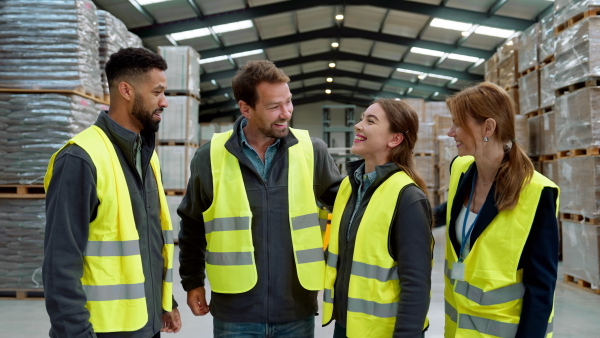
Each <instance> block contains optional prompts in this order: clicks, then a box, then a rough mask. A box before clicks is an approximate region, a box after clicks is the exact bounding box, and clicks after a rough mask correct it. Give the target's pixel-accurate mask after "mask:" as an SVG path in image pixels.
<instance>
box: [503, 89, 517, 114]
mask: <svg viewBox="0 0 600 338" xmlns="http://www.w3.org/2000/svg"><path fill="white" fill-rule="evenodd" d="M506 93H507V94H508V96H510V98H511V99H513V101H514V103H515V107H516V108H517V111H519V89H518V88H514V87H512V88H509V89H508V90H507V91H506Z"/></svg>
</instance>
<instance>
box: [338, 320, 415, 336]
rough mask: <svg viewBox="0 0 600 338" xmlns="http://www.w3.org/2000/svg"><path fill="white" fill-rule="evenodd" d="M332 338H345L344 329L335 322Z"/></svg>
mask: <svg viewBox="0 0 600 338" xmlns="http://www.w3.org/2000/svg"><path fill="white" fill-rule="evenodd" d="M333 338H346V328H345V327H343V326H341V325H340V324H338V322H337V321H336V322H335V329H334V330H333ZM421 338H425V333H421Z"/></svg>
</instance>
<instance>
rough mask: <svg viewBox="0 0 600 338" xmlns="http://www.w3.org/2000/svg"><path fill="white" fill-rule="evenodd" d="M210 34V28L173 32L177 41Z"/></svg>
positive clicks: (173, 36) (172, 35) (172, 34)
mask: <svg viewBox="0 0 600 338" xmlns="http://www.w3.org/2000/svg"><path fill="white" fill-rule="evenodd" d="M207 35H210V31H209V30H208V28H199V29H193V30H191V31H185V32H179V33H171V37H172V38H173V39H175V40H177V41H179V40H187V39H193V38H198V37H201V36H207Z"/></svg>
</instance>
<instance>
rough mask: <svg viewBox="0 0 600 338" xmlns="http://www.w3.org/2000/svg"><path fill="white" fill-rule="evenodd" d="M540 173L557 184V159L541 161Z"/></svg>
mask: <svg viewBox="0 0 600 338" xmlns="http://www.w3.org/2000/svg"><path fill="white" fill-rule="evenodd" d="M542 175H544V176H546V177H548V178H549V179H550V180H551V181H552V182H554V183H557V184H558V160H552V161H542Z"/></svg>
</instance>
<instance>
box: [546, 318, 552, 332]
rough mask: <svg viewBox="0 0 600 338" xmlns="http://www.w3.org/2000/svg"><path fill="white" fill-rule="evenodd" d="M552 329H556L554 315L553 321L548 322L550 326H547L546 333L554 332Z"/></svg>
mask: <svg viewBox="0 0 600 338" xmlns="http://www.w3.org/2000/svg"><path fill="white" fill-rule="evenodd" d="M552 331H554V317H553V318H552V321H551V322H550V323H548V326H547V327H546V334H550V333H552Z"/></svg>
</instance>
